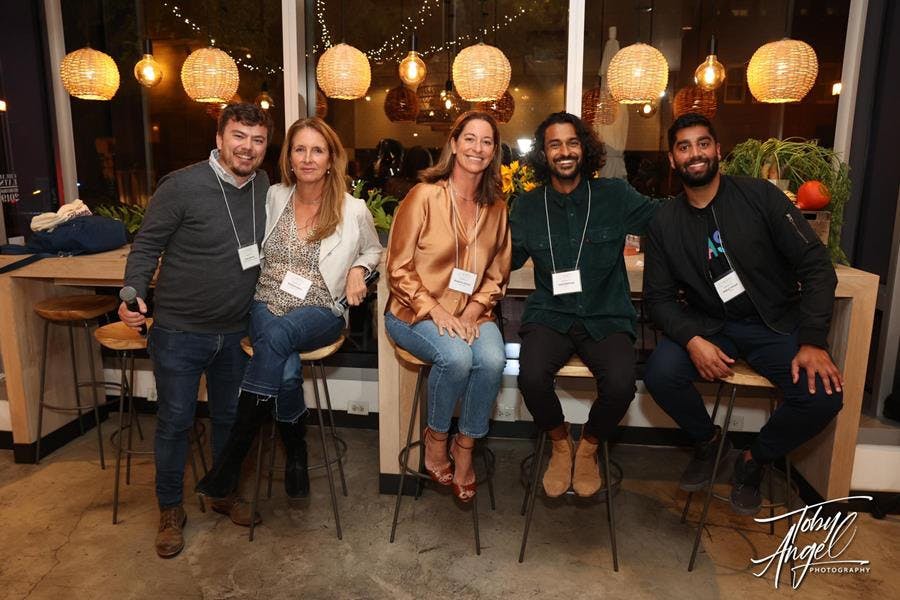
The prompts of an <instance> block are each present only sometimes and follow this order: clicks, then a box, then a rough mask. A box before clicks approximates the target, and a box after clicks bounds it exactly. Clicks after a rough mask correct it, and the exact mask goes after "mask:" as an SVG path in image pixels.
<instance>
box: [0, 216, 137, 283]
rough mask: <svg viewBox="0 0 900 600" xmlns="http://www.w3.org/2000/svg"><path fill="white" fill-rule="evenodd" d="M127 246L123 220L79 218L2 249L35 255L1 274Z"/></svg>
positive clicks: (9, 267) (91, 217) (5, 251)
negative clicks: (38, 262) (50, 259)
mask: <svg viewBox="0 0 900 600" xmlns="http://www.w3.org/2000/svg"><path fill="white" fill-rule="evenodd" d="M127 243H128V238H127V236H126V235H125V224H124V223H123V222H122V221H117V220H116V219H110V218H109V217H101V216H99V215H90V216H87V217H76V218H74V219H72V220H71V221H66V222H65V223H62V224H60V225H58V226H57V227H56V229H54V230H53V231H36V232H34V233H32V234H31V237H30V238H29V239H28V244H26V245H25V246H13V245H6V246H3V247H2V253H3V254H34V256H31V257H28V258H26V259H23V260H21V261H18V262H15V263H12V264H9V265H6V266H5V267H3V269H0V273H6V272H9V271H13V270H15V269H18V268H21V267H24V266H25V265H26V264H29V263H32V262H35V261H36V260H40V259H41V258H48V257H51V256H73V255H76V254H95V253H97V252H105V251H107V250H115V249H116V248H121V247H122V246H124V245H125V244H127Z"/></svg>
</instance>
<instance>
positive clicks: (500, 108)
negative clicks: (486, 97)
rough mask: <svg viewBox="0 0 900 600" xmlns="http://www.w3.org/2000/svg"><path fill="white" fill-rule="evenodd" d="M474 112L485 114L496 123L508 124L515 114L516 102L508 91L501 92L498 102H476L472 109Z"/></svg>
mask: <svg viewBox="0 0 900 600" xmlns="http://www.w3.org/2000/svg"><path fill="white" fill-rule="evenodd" d="M473 108H474V109H475V110H480V111H482V112H486V113H488V114H489V115H491V116H492V117H494V119H495V120H496V121H497V122H498V123H509V120H510V119H512V116H513V114H514V113H515V112H516V101H515V100H514V99H513V97H512V94H510V93H509V90H507V91H505V92H503V95H502V96H500V99H499V100H491V101H490V102H478V103H477V104H475V106H474V107H473Z"/></svg>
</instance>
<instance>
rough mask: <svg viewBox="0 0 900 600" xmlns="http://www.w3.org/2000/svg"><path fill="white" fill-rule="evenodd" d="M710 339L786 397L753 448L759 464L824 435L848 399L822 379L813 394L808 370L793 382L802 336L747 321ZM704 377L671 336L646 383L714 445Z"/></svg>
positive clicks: (696, 435) (656, 354) (694, 433)
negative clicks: (700, 382)
mask: <svg viewBox="0 0 900 600" xmlns="http://www.w3.org/2000/svg"><path fill="white" fill-rule="evenodd" d="M704 338H705V339H707V340H709V341H710V342H712V343H713V344H715V345H717V346H718V347H719V348H721V349H722V351H723V352H724V353H725V354H727V355H728V356H730V357H731V358H734V359H738V358H743V359H744V360H746V361H747V364H749V365H750V366H751V367H753V369H755V370H756V371H758V372H759V373H760V375H762V376H764V377H765V378H766V379H768V380H769V381H771V382H772V383H773V384H775V385H776V386H777V387H778V388H779V389H780V390H781V392H782V395H783V402H781V404H780V405H779V406H778V408H777V409H776V410H775V412H774V413H773V414H772V416H771V417H770V418H769V421H768V422H767V423H766V424H765V426H763V428H762V429H761V430H760V432H759V435H758V436H757V437H756V439H755V440H754V442H753V444H752V445H751V446H750V452H751V454H752V455H753V458H754V459H755V460H756V461H757V462H760V463H768V462H772V461H773V460H775V459H778V458H781V457H782V456H785V455H786V454H788V453H789V452H790V451H791V450H793V449H794V448H797V447H798V446H800V445H801V444H803V443H804V442H806V441H807V440H809V439H810V438H812V437H813V436H814V435H816V434H817V433H819V432H820V431H822V429H824V428H825V426H826V425H828V423H830V422H831V420H832V419H833V418H834V416H835V415H836V414H837V413H838V411H840V410H841V406H843V394H841V393H840V392H833V393H832V394H831V395H828V394H826V393H825V388H824V386H823V385H822V379H821V378H820V377H819V376H818V375H817V376H816V393H815V394H810V393H809V390H808V389H807V386H806V371H804V370H803V369H801V370H800V378H799V380H798V381H797V383H793V381H791V360H793V358H794V356H795V355H796V354H797V351H798V350H799V346H798V344H797V334H796V332H795V333H793V334H791V335H782V334H778V333H775V332H774V331H772V330H771V329H769V328H768V327H767V326H766V325H765V324H764V323H763V322H762V321H760V320H759V319H744V320H740V321H725V326H724V327H723V329H722V331H720V332H718V333H716V334H713V335H709V336H704ZM698 378H699V374H698V373H697V368H696V367H695V366H694V363H693V362H692V361H691V358H690V355H689V354H688V352H687V350H686V349H685V348H684V347H683V346H681V345H680V344H677V343H675V342H673V341H672V340H670V339H669V338H667V337H664V338H663V339H662V340H660V343H659V345H658V346H657V347H656V349H655V350H654V351H653V354H652V355H651V356H650V359H649V360H648V361H647V367H646V370H645V372H644V384H645V385H646V386H647V389H648V390H649V391H650V394H652V395H653V399H654V400H655V401H656V403H657V404H659V405H660V407H662V409H663V410H664V411H666V413H668V415H669V416H670V417H672V419H673V420H674V421H675V422H676V423H677V424H678V426H679V427H681V428H682V429H684V430H685V432H687V433H688V435H690V436H691V438H692V439H693V440H694V441H695V442H700V441H705V440H708V439H710V438H712V436H713V435H714V433H715V429H714V427H715V426H714V425H713V422H712V419H710V417H709V414H708V413H707V412H706V407H705V406H704V404H703V399H702V398H701V396H700V393H699V392H698V391H697V388H695V387H694V383H693V382H694V381H696V380H697V379H698Z"/></svg>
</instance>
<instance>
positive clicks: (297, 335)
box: [241, 301, 344, 423]
mask: <svg viewBox="0 0 900 600" xmlns="http://www.w3.org/2000/svg"><path fill="white" fill-rule="evenodd" d="M343 327H344V319H343V318H342V317H336V316H334V314H332V312H331V309H328V308H322V307H318V306H302V307H300V308H295V309H294V310H292V311H290V312H289V313H287V314H286V315H284V316H282V317H279V316H276V315H274V314H272V313H271V312H270V311H269V308H268V307H267V306H266V304H265V303H264V302H257V301H254V302H253V306H252V307H251V308H250V336H251V338H252V340H253V358H251V359H250V364H249V365H248V366H247V372H246V374H245V375H244V381H243V383H242V384H241V389H242V390H244V391H248V392H253V393H254V394H258V395H260V396H274V397H275V418H276V419H277V420H278V421H282V422H285V423H294V422H295V421H297V419H299V418H300V417H302V416H303V414H304V413H305V412H306V403H305V402H304V400H303V387H302V386H303V368H302V366H301V364H300V355H299V354H298V352H309V351H310V350H315V349H317V348H321V347H322V346H327V345H328V344H331V343H332V342H334V340H336V339H337V338H338V336H339V335H341V329H342V328H343Z"/></svg>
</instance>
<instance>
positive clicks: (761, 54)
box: [747, 39, 819, 104]
mask: <svg viewBox="0 0 900 600" xmlns="http://www.w3.org/2000/svg"><path fill="white" fill-rule="evenodd" d="M818 73H819V62H818V59H817V58H816V52H815V50H813V49H812V47H811V46H810V45H809V44H807V43H806V42H801V41H800V40H792V39H783V40H781V41H778V42H771V43H769V44H765V45H764V46H761V47H760V48H759V49H757V50H756V52H754V53H753V56H752V57H751V58H750V64H749V65H748V66H747V84H748V85H749V86H750V93H752V94H753V97H754V98H756V99H757V100H759V101H760V102H768V103H772V104H781V103H784V102H799V101H800V100H802V99H803V97H804V96H806V94H808V93H809V90H811V89H812V86H813V84H814V83H815V82H816V75H818Z"/></svg>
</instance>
